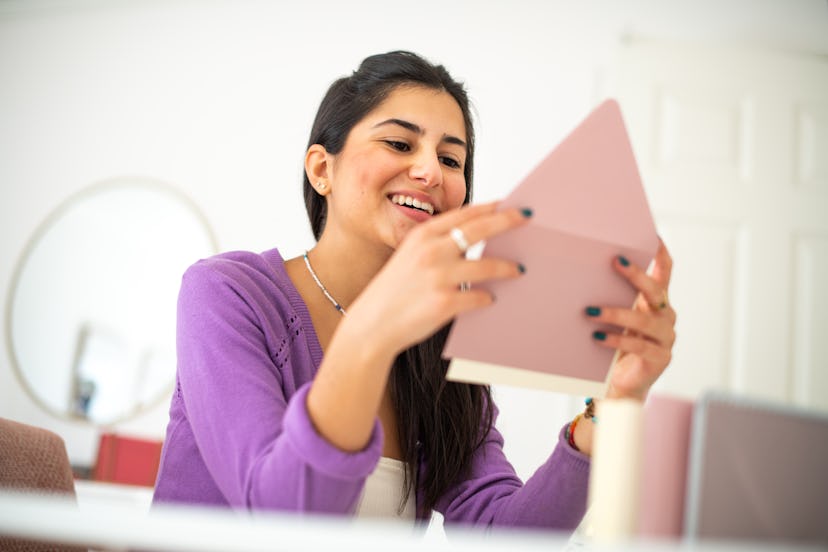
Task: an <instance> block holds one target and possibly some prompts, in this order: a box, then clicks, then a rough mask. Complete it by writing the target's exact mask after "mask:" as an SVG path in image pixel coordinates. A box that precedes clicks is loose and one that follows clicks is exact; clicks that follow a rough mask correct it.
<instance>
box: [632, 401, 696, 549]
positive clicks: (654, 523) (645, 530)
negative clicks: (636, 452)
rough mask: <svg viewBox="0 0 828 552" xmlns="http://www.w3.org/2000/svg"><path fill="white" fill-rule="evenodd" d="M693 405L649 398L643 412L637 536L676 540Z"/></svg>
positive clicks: (680, 522)
mask: <svg viewBox="0 0 828 552" xmlns="http://www.w3.org/2000/svg"><path fill="white" fill-rule="evenodd" d="M692 421H693V401H691V400H689V399H681V398H677V397H671V396H667V395H657V394H651V395H650V398H649V399H648V400H647V404H646V406H645V408H644V443H643V449H644V450H643V453H642V458H643V460H642V468H641V469H642V473H641V495H640V498H641V504H640V508H639V517H638V534H639V535H641V536H645V537H655V538H679V537H681V535H682V534H683V527H684V501H685V495H686V488H687V466H688V455H689V450H690V429H691V425H692Z"/></svg>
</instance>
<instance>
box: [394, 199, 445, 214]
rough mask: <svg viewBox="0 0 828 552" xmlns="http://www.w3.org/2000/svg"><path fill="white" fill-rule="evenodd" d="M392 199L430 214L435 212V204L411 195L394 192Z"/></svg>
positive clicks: (398, 203) (399, 203)
mask: <svg viewBox="0 0 828 552" xmlns="http://www.w3.org/2000/svg"><path fill="white" fill-rule="evenodd" d="M390 199H391V202H392V203H396V204H397V205H403V206H406V207H411V208H413V209H417V210H420V211H423V212H425V213H428V214H429V215H433V214H434V212H435V209H434V205H432V204H431V203H429V202H427V201H422V200H419V199H417V198H415V197H412V196H409V195H404V194H393V195H392V196H391V198H390Z"/></svg>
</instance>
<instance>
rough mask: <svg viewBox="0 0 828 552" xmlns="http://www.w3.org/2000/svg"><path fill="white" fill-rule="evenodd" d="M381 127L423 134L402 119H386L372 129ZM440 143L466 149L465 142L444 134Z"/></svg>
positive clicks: (418, 128)
mask: <svg viewBox="0 0 828 552" xmlns="http://www.w3.org/2000/svg"><path fill="white" fill-rule="evenodd" d="M383 125H398V126H401V127H403V128H404V129H407V130H410V131H411V132H415V133H417V134H423V129H422V128H420V127H419V126H418V125H415V124H414V123H412V122H409V121H405V120H403V119H394V118H391V119H386V120H384V121H382V122H380V123H377V124H375V125H374V126H373V127H372V128H378V127H381V126H383ZM440 141H441V142H446V143H449V144H456V145H458V146H463V147H464V148H465V147H466V142H464V141H463V140H461V139H460V138H458V137H457V136H452V135H450V134H444V135H443V138H442V140H440Z"/></svg>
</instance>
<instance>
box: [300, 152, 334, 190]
mask: <svg viewBox="0 0 828 552" xmlns="http://www.w3.org/2000/svg"><path fill="white" fill-rule="evenodd" d="M330 169H331V163H330V156H329V155H328V151H327V150H326V149H325V148H324V146H322V145H320V144H313V145H311V147H309V148H308V151H307V152H306V153H305V174H306V175H307V176H308V180H309V181H310V183H311V186H313V187H314V189H315V190H316V193H318V194H319V195H321V196H326V195H328V192H330V191H331V186H330V180H331V179H330V174H329V172H330Z"/></svg>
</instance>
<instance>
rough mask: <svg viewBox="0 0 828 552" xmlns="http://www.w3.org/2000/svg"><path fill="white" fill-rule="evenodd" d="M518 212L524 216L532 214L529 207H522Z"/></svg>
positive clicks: (527, 216)
mask: <svg viewBox="0 0 828 552" xmlns="http://www.w3.org/2000/svg"><path fill="white" fill-rule="evenodd" d="M520 214H521V215H523V216H524V217H526V218H529V217H531V216H532V209H530V208H529V207H524V208H523V209H521V210H520Z"/></svg>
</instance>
